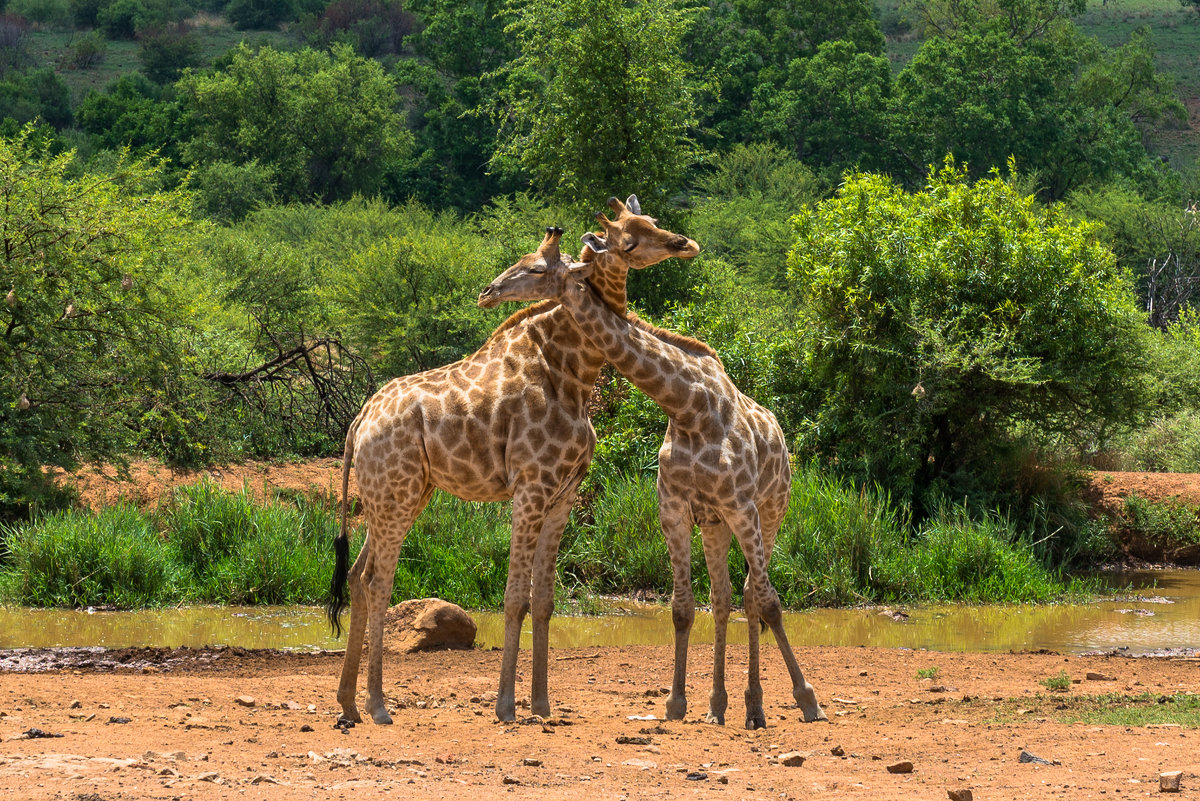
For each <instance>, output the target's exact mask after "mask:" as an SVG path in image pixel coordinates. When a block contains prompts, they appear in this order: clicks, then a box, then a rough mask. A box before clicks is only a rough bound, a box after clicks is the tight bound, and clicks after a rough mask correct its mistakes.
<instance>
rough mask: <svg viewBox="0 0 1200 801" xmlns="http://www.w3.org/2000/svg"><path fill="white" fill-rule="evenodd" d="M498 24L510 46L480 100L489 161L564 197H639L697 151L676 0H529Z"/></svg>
mask: <svg viewBox="0 0 1200 801" xmlns="http://www.w3.org/2000/svg"><path fill="white" fill-rule="evenodd" d="M511 9H512V13H513V15H514V19H513V22H512V23H511V24H510V25H509V26H508V27H507V28H506V30H507V31H509V32H510V33H511V34H512V35H513V36H514V37H515V38H516V41H517V47H518V49H519V51H520V55H518V56H517V58H516V59H515V60H514V61H512V62H510V63H509V64H508V65H506V66H505V67H503V68H502V74H503V78H504V82H503V84H502V86H501V87H500V89H499V92H498V94H497V95H496V96H495V97H494V98H490V99H489V101H488V102H487V105H486V107H487V109H488V110H489V111H490V113H491V116H492V119H493V121H494V122H496V123H497V124H498V126H499V140H498V143H497V148H496V152H495V154H494V155H493V156H492V160H491V166H492V169H493V170H495V171H498V172H501V173H505V174H514V173H523V174H525V175H528V176H529V178H530V180H531V181H532V184H533V186H534V187H535V188H537V189H538V190H540V191H544V192H547V193H550V194H552V195H554V196H556V197H559V198H562V199H564V200H567V201H568V202H573V203H595V202H596V198H597V197H604V196H607V195H610V194H615V193H621V194H624V193H628V192H636V193H637V194H638V196H639V197H641V198H642V199H643V202H644V203H646V205H647V206H648V207H650V206H655V205H656V204H660V203H661V202H662V199H664V198H665V197H667V196H669V195H670V194H671V193H672V192H673V191H674V190H676V189H678V188H679V187H680V186H681V185H682V181H683V180H684V178H685V173H686V170H687V168H688V167H689V166H690V165H691V164H693V163H694V162H695V161H696V160H697V158H698V157H699V152H698V150H697V148H696V146H695V144H694V142H693V141H692V138H691V135H692V129H693V128H694V126H695V122H696V117H695V110H694V100H693V98H694V94H695V91H696V84H695V83H694V81H693V79H692V76H691V74H690V70H689V68H688V66H687V64H686V63H685V62H684V61H683V59H682V56H681V50H680V39H681V38H682V36H683V34H684V32H685V31H686V29H687V25H688V20H689V14H688V12H687V11H685V10H684V8H683V7H682V6H681V5H680V3H679V2H678V1H677V0H644V1H643V2H636V3H629V2H626V0H599V2H598V3H597V2H585V1H584V0H567V1H566V2H560V1H559V0H532V1H531V2H529V3H524V4H520V5H516V4H514V5H513V6H511Z"/></svg>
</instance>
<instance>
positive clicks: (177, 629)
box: [0, 570, 1200, 653]
mask: <svg viewBox="0 0 1200 801" xmlns="http://www.w3.org/2000/svg"><path fill="white" fill-rule="evenodd" d="M1107 579H1108V580H1109V581H1111V582H1112V583H1113V584H1114V586H1119V587H1125V586H1129V587H1130V588H1131V589H1130V590H1129V591H1128V592H1123V593H1122V594H1121V595H1120V596H1119V597H1117V598H1116V599H1111V598H1106V599H1104V600H1098V601H1094V602H1091V603H1085V604H1061V605H1047V606H965V605H946V606H919V607H903V608H901V607H895V608H887V609H880V608H872V609H815V610H809V611H803V612H788V613H787V614H786V615H785V627H786V629H787V633H788V638H789V639H790V640H791V642H792V644H793V645H796V646H822V645H848V646H856V645H868V646H879V647H887V648H928V649H931V650H938V651H1009V650H1018V651H1019V650H1037V649H1040V648H1046V649H1049V650H1053V651H1060V652H1064V653H1079V652H1083V651H1096V650H1110V649H1114V648H1126V649H1128V650H1129V651H1130V652H1132V653H1145V652H1151V651H1158V650H1162V649H1167V648H1184V647H1193V648H1195V647H1200V571H1194V570H1186V571H1185V570H1167V571H1164V570H1156V571H1144V572H1133V573H1122V574H1113V575H1110V576H1108V577H1107ZM606 608H607V611H606V612H605V613H604V614H601V615H598V616H588V617H572V616H567V615H556V616H555V617H554V619H553V620H552V621H551V627H550V643H551V646H552V647H555V648H582V647H588V646H604V645H609V646H614V645H668V644H670V643H671V642H672V637H673V627H672V624H671V610H670V607H669V606H666V605H658V604H635V603H631V602H626V601H613V602H610V603H609V604H607V607H606ZM471 614H472V617H474V618H475V620H476V622H477V623H478V625H479V634H478V637H477V644H478V645H480V646H481V647H484V648H490V647H493V646H499V645H501V644H502V642H503V634H504V616H503V615H502V614H500V613H498V612H472V613H471ZM343 622H345V619H344V620H343ZM712 638H713V622H712V617H711V615H709V614H707V613H706V612H705V611H703V610H701V611H699V612H698V613H697V615H696V623H695V627H694V628H693V630H692V642H693V643H710V642H712ZM729 638H730V642H731V643H744V642H745V641H746V627H745V618H744V617H742V615H741V613H740V611H739V610H735V611H734V613H733V615H732V617H731V625H730V628H729ZM344 644H345V639H344V637H343V639H341V640H337V639H334V638H333V637H332V636H331V634H330V632H329V626H328V623H327V622H326V621H325V616H324V611H323V610H321V609H320V608H317V607H185V608H179V609H156V610H142V611H132V612H112V611H97V610H76V611H65V610H58V609H24V608H11V607H8V608H0V648H18V647H51V646H95V645H98V646H105V647H110V648H121V647H128V646H184V645H186V646H192V647H202V646H205V645H236V646H241V647H244V648H301V649H308V648H334V649H336V648H341V647H344ZM521 645H522V647H525V648H527V647H529V645H530V633H529V622H528V619H527V620H526V624H525V632H524V633H523V635H522V640H521Z"/></svg>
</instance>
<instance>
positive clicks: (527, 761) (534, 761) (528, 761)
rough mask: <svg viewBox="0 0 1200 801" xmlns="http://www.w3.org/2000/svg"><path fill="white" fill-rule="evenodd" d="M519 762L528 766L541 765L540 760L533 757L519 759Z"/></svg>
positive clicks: (535, 766)
mask: <svg viewBox="0 0 1200 801" xmlns="http://www.w3.org/2000/svg"><path fill="white" fill-rule="evenodd" d="M521 764H522V765H524V766H526V767H528V768H540V767H541V766H542V760H540V759H536V758H535V757H525V758H524V759H522V760H521Z"/></svg>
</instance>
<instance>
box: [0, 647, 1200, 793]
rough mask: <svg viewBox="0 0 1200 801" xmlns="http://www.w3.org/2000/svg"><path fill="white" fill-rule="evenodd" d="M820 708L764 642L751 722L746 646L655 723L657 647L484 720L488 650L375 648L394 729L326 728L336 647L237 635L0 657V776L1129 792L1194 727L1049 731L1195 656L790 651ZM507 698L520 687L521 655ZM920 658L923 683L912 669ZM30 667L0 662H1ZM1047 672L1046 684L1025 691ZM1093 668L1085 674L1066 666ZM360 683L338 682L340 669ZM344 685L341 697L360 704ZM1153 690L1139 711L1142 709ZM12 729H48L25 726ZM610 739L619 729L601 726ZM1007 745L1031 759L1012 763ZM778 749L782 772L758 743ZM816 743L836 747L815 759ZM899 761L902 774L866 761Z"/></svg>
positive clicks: (96, 785) (605, 651) (578, 789)
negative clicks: (1036, 760) (1096, 701)
mask: <svg viewBox="0 0 1200 801" xmlns="http://www.w3.org/2000/svg"><path fill="white" fill-rule="evenodd" d="M797 656H798V657H799V659H800V662H801V665H802V666H803V668H804V670H805V672H806V675H807V677H808V678H809V679H810V680H811V681H812V683H813V684H814V685H815V687H816V689H817V693H818V696H819V698H820V700H821V702H822V704H823V705H824V707H825V709H826V711H827V713H828V714H829V717H830V722H829V723H811V724H804V723H801V722H799V714H798V711H797V710H796V709H795V708H794V707H793V706H792V705H791V703H790V702H791V695H790V685H788V682H787V673H786V670H785V669H784V666H783V663H782V660H781V659H780V657H779V654H778V651H777V650H775V648H774V646H769V647H768V648H767V650H766V652H765V654H764V666H765V682H764V686H765V692H766V698H765V700H766V711H767V719H768V728H766V729H764V730H760V731H757V732H748V731H746V730H744V729H743V728H742V727H741V725H740V722H741V720H742V717H743V714H744V710H743V705H742V702H741V689H742V688H741V686H738V685H740V684H741V682H742V681H743V680H744V679H743V676H744V674H743V671H744V668H745V653H744V651H742V649H735V650H734V652H733V653H731V664H730V671H729V675H730V680H731V685H730V688H729V689H730V708H729V717H728V720H729V725H727V726H725V727H718V726H713V725H708V724H704V723H701V722H700V721H699V718H700V716H701V714H702V713H703V712H704V711H705V709H706V708H707V687H706V684H707V682H708V681H709V680H710V676H711V673H710V672H709V670H710V667H711V653H710V650H709V649H708V648H707V647H697V648H695V649H693V652H692V655H691V659H692V667H693V671H692V675H691V676H690V679H689V693H690V695H689V700H690V703H691V708H690V709H689V713H688V717H687V720H685V721H681V722H666V721H663V720H661V719H658V720H654V719H647V718H649V716H657V717H658V718H661V717H662V716H663V714H664V698H663V697H662V696H661V695H660V693H661V690H660V688H662V687H663V685H664V684H666V683H668V682H669V678H670V659H671V656H670V651H669V650H668V649H667V648H662V647H637V648H588V649H580V650H563V649H556V650H554V651H552V652H551V660H552V661H551V666H550V669H551V674H550V680H551V701H552V703H553V704H554V715H555V716H554V717H552V718H550V719H547V720H545V721H543V720H541V719H538V718H532V717H527V718H524V719H522V718H521V715H522V714H524V715H528V710H527V709H518V723H517V724H511V725H503V724H500V723H498V722H496V720H495V718H494V715H493V712H492V703H491V702H492V699H494V697H495V696H494V690H495V682H496V680H497V676H498V672H499V664H500V654H499V652H497V651H478V650H476V651H445V652H438V653H427V654H417V655H399V654H390V653H389V654H387V656H386V659H385V665H384V686H385V687H386V688H387V691H388V695H389V698H390V706H391V707H392V708H393V716H394V718H395V724H394V725H392V726H390V727H386V726H376V725H372V724H370V723H364V724H359V725H358V726H356V727H354V728H352V729H349V730H347V731H345V732H343V731H342V730H340V729H337V728H335V726H334V724H335V722H336V719H337V712H338V708H337V704H336V701H335V699H334V694H335V689H336V684H337V675H338V671H339V669H340V665H341V656H340V654H336V653H322V654H294V653H292V654H285V653H280V652H254V651H242V650H239V649H218V650H213V651H203V650H199V651H198V650H193V651H187V650H183V651H173V652H172V651H168V650H153V649H139V650H136V651H126V652H79V651H74V652H69V651H68V652H64V651H57V652H38V653H36V654H29V653H26V654H20V653H14V652H7V653H4V654H0V660H2V661H0V666H2V667H4V668H5V669H4V672H0V740H2V741H0V790H3V791H6V792H7V794H8V797H10V798H16V799H76V800H77V801H111V800H114V799H158V798H161V799H188V798H238V797H245V798H262V799H299V798H347V799H349V798H374V797H382V796H383V795H385V794H387V795H388V796H389V797H391V798H445V799H480V798H490V797H495V796H496V795H497V794H500V793H512V794H514V795H513V796H512V797H517V798H520V797H537V798H539V799H557V798H572V799H576V798H579V799H620V798H629V799H642V798H680V797H685V798H691V797H697V798H731V799H732V798H737V799H742V798H755V799H760V798H801V797H803V798H830V797H835V796H836V797H844V798H862V799H912V798H924V799H945V798H947V797H948V791H950V790H961V789H970V790H971V791H972V792H973V794H974V797H975V798H976V799H1007V798H1012V799H1016V798H1052V797H1063V798H1072V799H1074V798H1101V797H1106V798H1133V797H1142V796H1145V795H1158V793H1159V774H1160V773H1161V772H1164V771H1174V770H1179V771H1182V772H1183V777H1182V785H1183V792H1182V793H1181V794H1180V795H1179V796H1178V797H1182V798H1196V797H1200V730H1197V729H1195V728H1182V727H1180V726H1178V725H1174V724H1166V725H1164V724H1158V725H1147V726H1138V725H1135V726H1125V725H1096V724H1093V723H1081V722H1075V723H1072V722H1062V721H1061V720H1059V718H1060V716H1062V715H1064V714H1068V712H1069V710H1068V711H1063V710H1061V709H1059V707H1061V706H1068V705H1069V704H1067V703H1066V702H1067V701H1069V700H1070V699H1071V698H1072V697H1078V696H1081V695H1100V694H1104V693H1118V694H1122V695H1140V694H1143V693H1150V694H1152V695H1154V696H1159V695H1173V694H1175V693H1179V692H1187V691H1200V660H1196V659H1194V658H1193V659H1191V660H1188V659H1161V658H1160V659H1132V658H1121V657H1113V656H1061V655H1057V654H1051V653H1038V654H1028V653H1023V654H999V655H997V654H951V653H937V652H930V651H911V650H889V649H872V648H820V649H801V650H800V651H798V652H797ZM522 657H523V659H522V662H521V665H522V669H523V673H522V677H521V679H520V680H519V683H518V697H520V696H521V694H522V693H523V692H525V693H527V692H528V684H527V675H528V654H527V653H525V654H523V655H522ZM935 666H936V667H937V668H938V675H937V677H936V678H935V679H928V678H924V679H923V678H919V677H918V675H917V671H918V670H921V669H928V668H932V667H935ZM26 669H28V670H34V671H37V672H14V671H20V670H26ZM1060 671H1066V673H1067V674H1068V675H1069V676H1070V677H1071V678H1072V679H1075V680H1077V681H1078V683H1076V684H1073V685H1072V686H1071V688H1070V689H1069V691H1068V692H1067V693H1065V694H1056V693H1052V692H1050V691H1049V690H1047V689H1046V688H1045V687H1043V686H1041V685H1040V684H1039V682H1041V681H1042V680H1044V679H1046V678H1047V677H1050V676H1054V675H1057V674H1059V672H1060ZM1089 672H1090V673H1093V674H1102V676H1103V677H1102V678H1099V679H1097V678H1093V679H1088V678H1086V677H1087V675H1088V673H1089ZM360 686H361V682H360ZM361 698H362V696H361V694H360V701H361ZM1150 703H1151V704H1153V703H1155V702H1154V701H1151V702H1150ZM31 729H38V730H41V731H42V732H45V733H48V734H51V735H57V736H54V737H36V738H32V739H26V738H24V736H23V733H25V732H29V731H30V730H31ZM623 738H628V739H623ZM1023 750H1024V751H1028V752H1029V753H1031V754H1034V755H1036V756H1038V757H1041V758H1042V759H1045V760H1048V761H1049V762H1051V763H1054V764H1047V765H1042V764H1033V763H1023V762H1021V760H1020V755H1021V752H1022V751H1023ZM790 752H798V753H799V755H800V756H802V757H803V758H804V760H803V764H802V765H799V766H793V765H786V764H784V763H783V760H782V759H781V758H780V757H781V755H783V754H787V753H790ZM835 752H836V755H835ZM899 762H910V763H911V764H912V772H911V773H891V772H889V770H888V766H893V765H895V764H896V763H899Z"/></svg>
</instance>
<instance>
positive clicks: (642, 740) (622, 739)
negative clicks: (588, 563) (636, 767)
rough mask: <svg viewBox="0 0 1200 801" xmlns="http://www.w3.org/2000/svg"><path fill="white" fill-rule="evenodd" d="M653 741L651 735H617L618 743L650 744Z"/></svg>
mask: <svg viewBox="0 0 1200 801" xmlns="http://www.w3.org/2000/svg"><path fill="white" fill-rule="evenodd" d="M651 742H652V741H651V739H650V738H649V737H630V736H629V735H626V734H622V735H621V736H619V737H617V745H650V743H651Z"/></svg>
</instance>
